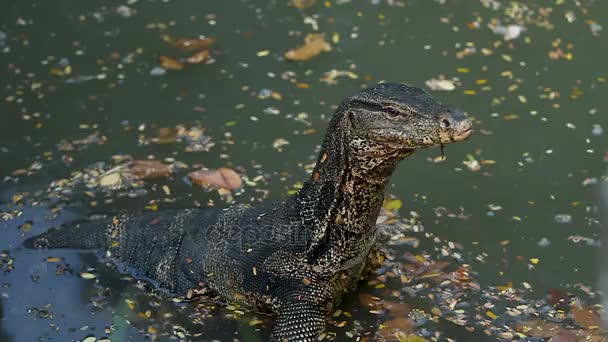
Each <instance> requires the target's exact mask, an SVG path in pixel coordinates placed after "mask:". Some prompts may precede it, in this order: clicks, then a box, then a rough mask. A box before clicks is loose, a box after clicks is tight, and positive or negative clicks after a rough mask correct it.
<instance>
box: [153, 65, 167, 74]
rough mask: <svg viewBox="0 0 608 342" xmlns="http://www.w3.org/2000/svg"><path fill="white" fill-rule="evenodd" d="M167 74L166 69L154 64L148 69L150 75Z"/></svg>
mask: <svg viewBox="0 0 608 342" xmlns="http://www.w3.org/2000/svg"><path fill="white" fill-rule="evenodd" d="M166 74H167V69H165V68H162V67H159V66H156V67H154V68H152V70H150V76H164V75H166Z"/></svg>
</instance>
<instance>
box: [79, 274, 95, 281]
mask: <svg viewBox="0 0 608 342" xmlns="http://www.w3.org/2000/svg"><path fill="white" fill-rule="evenodd" d="M80 277H81V278H83V279H95V278H96V276H95V275H94V274H93V273H89V272H82V273H80Z"/></svg>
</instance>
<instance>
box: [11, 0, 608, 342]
mask: <svg viewBox="0 0 608 342" xmlns="http://www.w3.org/2000/svg"><path fill="white" fill-rule="evenodd" d="M2 8H3V10H2V11H0V51H1V52H0V64H1V65H2V66H3V69H4V71H3V74H4V75H5V76H3V77H2V79H4V80H5V81H3V86H2V100H1V102H0V112H1V113H2V114H1V116H0V176H1V177H2V182H1V183H0V203H2V204H1V207H0V209H1V212H2V221H1V222H0V250H4V252H2V254H1V255H0V268H1V270H0V271H2V272H3V273H1V274H0V284H1V285H2V286H1V288H0V295H1V296H0V298H1V302H0V341H34V340H55V341H68V340H82V339H84V338H86V337H90V339H89V340H93V339H92V337H95V338H97V339H102V338H104V337H107V338H110V339H111V340H112V341H126V340H130V341H144V340H149V339H155V340H173V339H184V340H214V339H216V340H232V339H238V340H247V341H250V340H252V341H255V340H265V339H266V338H268V334H269V331H270V330H269V329H270V327H271V319H270V318H268V317H265V316H261V315H256V314H255V313H251V312H247V311H246V310H243V309H242V308H235V307H228V308H214V307H213V305H211V304H204V305H202V306H203V307H202V308H200V309H199V310H196V309H195V308H194V306H192V305H189V304H184V303H173V302H172V300H171V298H170V297H167V296H165V295H163V294H162V293H158V292H157V291H155V290H154V289H152V288H151V287H150V286H149V285H147V284H146V283H145V282H138V281H137V280H134V279H131V278H129V277H127V276H125V275H124V274H122V273H120V272H117V271H116V269H115V268H114V267H113V266H112V265H110V264H106V263H104V262H102V263H100V262H99V261H98V259H97V258H96V256H95V254H93V253H89V252H85V251H73V250H51V251H45V250H35V251H34V250H24V249H22V248H21V247H20V245H21V243H22V241H23V240H24V238H27V237H31V236H33V235H35V234H38V233H41V232H43V231H45V230H47V229H49V228H50V227H52V226H56V225H60V224H63V223H66V222H71V221H74V220H78V219H81V218H83V217H85V216H90V215H95V214H111V213H116V212H119V211H142V210H162V209H164V208H170V207H171V208H184V207H192V206H206V205H218V206H227V205H229V204H230V202H231V201H234V202H237V203H256V202H260V201H267V200H277V199H281V198H284V197H285V196H286V195H287V194H288V193H292V192H293V191H294V190H295V189H297V187H298V184H299V182H301V181H303V180H304V179H306V177H308V174H309V173H308V172H309V171H310V167H311V165H312V163H314V160H315V158H316V151H317V147H318V145H319V144H320V143H321V140H322V137H323V133H324V130H325V127H326V125H327V123H328V120H329V118H330V116H331V114H332V113H333V111H334V109H335V107H336V106H337V105H338V104H339V102H340V101H341V99H342V98H344V97H345V96H348V95H350V94H352V93H353V92H355V91H357V90H359V89H361V88H362V87H364V86H369V85H373V84H375V83H377V82H379V81H382V80H387V81H399V82H404V83H407V84H412V85H417V86H421V87H424V88H426V89H427V90H429V91H430V92H431V93H432V94H433V95H434V96H436V97H438V98H440V99H441V100H442V101H443V102H444V103H446V104H449V105H451V106H454V107H457V108H460V109H462V110H463V111H465V112H466V113H467V115H468V116H469V117H471V118H472V119H473V120H474V122H475V126H476V132H475V135H474V136H473V137H472V138H471V139H470V140H469V141H467V142H465V143H461V144H456V145H454V146H451V145H450V146H447V147H446V149H445V154H446V158H445V160H441V159H440V155H441V154H440V151H439V149H438V148H437V149H430V150H425V151H421V152H419V153H417V154H416V155H415V156H413V157H411V158H409V159H408V160H406V161H404V162H403V163H402V164H401V166H400V168H399V169H398V170H397V172H396V173H395V174H394V175H393V177H392V182H391V186H390V188H389V192H390V194H392V195H394V198H396V199H399V200H400V201H401V202H398V201H395V200H393V201H392V209H395V208H397V209H398V214H399V216H400V217H402V218H403V219H402V220H404V221H400V222H409V223H412V222H413V221H415V222H416V224H414V226H415V229H412V225H411V224H405V223H403V225H402V226H403V229H404V230H403V232H401V233H402V234H403V235H404V236H405V237H407V239H405V240H407V241H410V242H411V241H416V243H401V244H399V243H395V244H391V246H390V248H389V250H390V253H392V255H393V256H394V257H395V259H394V260H391V262H390V263H389V266H387V269H384V270H383V271H382V270H381V271H380V273H378V274H376V275H374V276H373V277H372V278H371V279H370V280H369V281H367V282H363V283H362V284H361V286H359V289H358V291H357V293H355V294H352V295H349V296H348V297H347V298H346V299H345V301H344V302H343V304H342V305H341V306H340V310H341V312H339V313H338V315H337V316H336V317H335V318H334V321H335V324H333V325H332V326H331V327H330V328H329V333H330V334H329V335H328V338H331V337H333V336H334V335H335V336H336V339H338V340H347V339H349V338H350V337H352V336H358V337H359V338H363V339H368V340H369V339H373V336H378V335H379V336H382V337H384V338H389V339H390V338H394V337H395V336H396V335H397V336H402V337H403V336H408V335H410V336H412V335H418V336H424V337H425V338H427V339H431V338H433V337H436V338H438V339H439V340H442V339H445V338H449V337H451V338H455V339H456V340H462V341H468V340H484V338H487V339H488V340H495V339H496V336H500V337H502V338H503V339H509V338H510V337H512V338H516V337H515V336H516V335H515V334H512V335H505V331H502V333H503V335H499V334H500V332H501V331H499V330H496V329H491V328H490V327H493V326H497V325H500V324H501V323H502V321H501V319H502V318H503V317H508V316H509V315H507V314H506V313H504V312H499V311H498V307H499V306H500V305H496V307H495V306H494V301H493V300H490V299H489V297H488V296H487V294H486V295H484V294H483V291H484V289H492V291H495V290H496V291H498V290H500V289H503V290H505V289H506V292H508V291H521V292H523V293H524V295H522V296H523V298H522V299H521V302H529V301H535V300H540V301H544V303H546V305H545V306H556V305H557V304H556V301H559V299H560V298H562V297H563V298H566V300H565V301H566V302H568V303H566V304H564V305H566V307H565V308H562V309H563V310H564V312H565V317H559V319H558V318H555V319H554V320H553V321H555V322H557V324H558V326H563V327H567V328H573V329H574V330H569V331H575V332H576V333H577V334H583V333H589V334H594V335H597V334H599V333H598V330H597V329H596V327H595V325H594V324H593V322H594V321H593V320H594V319H595V318H594V317H597V311H598V310H599V309H598V306H599V305H598V304H597V303H599V302H600V301H601V299H600V297H599V295H598V294H597V293H596V291H597V290H598V289H597V286H596V284H597V280H598V278H599V273H600V270H601V268H602V267H603V266H605V262H603V260H602V259H600V257H599V255H600V247H599V246H600V244H601V243H600V242H599V239H600V236H601V234H600V231H601V229H600V224H599V217H600V215H599V213H598V211H599V208H598V204H597V203H598V198H599V195H598V189H599V185H600V184H601V183H603V182H604V183H605V182H606V178H602V174H603V171H604V169H606V167H607V166H608V138H607V137H608V133H607V132H605V130H608V119H607V114H606V111H607V110H608V96H606V94H608V92H607V91H608V84H607V81H608V75H607V70H606V65H605V61H606V60H608V40H607V39H606V32H604V31H603V30H602V27H604V28H605V27H607V26H608V21H607V18H608V17H607V16H606V13H608V2H606V1H591V0H587V1H585V0H580V1H563V0H558V1H541V0H538V1H513V2H509V3H507V2H503V1H494V0H481V1H468V0H467V1H465V0H443V1H430V0H417V1H416V0H405V1H399V0H392V1H390V0H387V1H381V0H372V1H370V0H366V1H348V0H346V1H345V0H342V1H319V2H318V3H316V4H314V5H312V6H311V7H308V8H305V9H298V8H295V7H294V6H293V5H291V3H290V2H289V1H287V0H283V1H219V0H216V1H211V0H209V1H194V0H181V1H147V0H140V1H138V0H130V1H127V2H126V3H124V2H120V1H74V0H70V1H63V2H51V1H34V0H20V1H15V2H10V3H9V2H6V1H5V2H4V6H2ZM315 32H318V33H324V34H325V39H326V40H327V42H328V43H329V44H330V45H331V46H332V49H331V51H322V52H320V54H319V55H318V56H315V57H313V58H311V59H310V60H307V61H302V62H290V61H286V60H285V59H284V58H283V55H284V53H285V52H286V51H288V50H289V49H292V48H294V47H297V46H300V45H302V44H303V42H304V37H305V36H306V35H307V34H309V33H315ZM164 35H169V36H170V37H178V38H179V37H199V36H202V35H205V36H211V37H213V38H215V41H216V42H215V44H214V45H213V46H212V47H211V49H210V57H208V58H207V59H206V60H204V61H202V62H200V63H199V62H197V61H194V62H193V63H188V62H184V60H185V59H186V58H188V57H190V56H191V55H193V54H194V53H195V52H193V51H191V52H186V51H181V50H180V49H178V48H176V47H173V46H171V45H170V44H167V43H166V42H165V41H163V38H162V37H163V36H164ZM175 39H176V38H174V39H173V40H171V39H170V38H167V36H165V40H170V41H173V42H175ZM166 57H171V58H173V59H167V58H166ZM160 58H164V59H163V60H164V66H165V67H166V68H162V67H161V65H160V64H159V63H160V62H159V59H160ZM182 67H183V69H182V70H170V69H171V68H173V69H179V68H182ZM332 70H334V71H333V72H332ZM336 75H337V76H336ZM433 80H435V82H433ZM438 80H439V81H438ZM427 81H428V83H427ZM429 86H430V87H431V88H432V89H431V88H429ZM178 126H179V127H182V133H183V132H185V133H183V134H184V139H181V140H182V141H180V142H173V139H172V138H174V137H169V138H170V139H169V140H171V141H169V142H168V143H163V144H160V143H155V142H154V140H153V139H152V138H155V137H158V136H159V130H160V128H173V129H170V130H169V131H170V132H175V131H179V129H175V128H176V127H178ZM161 140H162V139H161ZM131 159H134V160H142V159H154V160H163V161H165V162H167V163H171V164H172V165H173V167H175V169H174V173H173V174H172V176H171V177H170V178H168V179H161V180H146V181H144V182H135V183H134V184H113V185H115V186H114V188H113V189H110V188H111V187H110V188H108V187H104V186H101V185H100V184H99V182H100V180H101V178H103V176H101V177H100V175H102V174H104V172H107V171H108V170H109V169H111V168H113V167H115V166H119V165H123V164H124V163H125V161H128V160H131ZM203 166H204V167H207V168H211V169H215V168H219V167H228V168H232V169H235V170H237V172H239V173H240V174H242V175H244V179H245V184H244V187H243V188H242V189H241V190H239V191H237V192H234V193H233V194H231V195H226V194H223V195H220V194H218V193H217V192H215V191H206V190H204V189H203V188H201V187H199V186H196V185H192V184H191V183H190V181H189V180H188V178H187V174H188V173H189V172H191V171H193V170H196V169H200V168H201V167H203ZM106 181H107V179H106ZM123 185H124V186H123ZM127 185H128V186H127ZM400 203H401V205H399V204H400ZM406 226H407V227H406ZM422 226H423V227H424V229H422ZM406 228H407V229H406ZM410 238H411V239H410ZM409 253H411V254H409ZM412 256H418V257H420V258H426V259H427V261H429V260H438V261H439V260H441V261H445V262H446V265H447V266H445V267H446V270H442V269H443V267H444V266H442V267H438V272H447V270H450V271H453V270H456V269H462V267H465V268H467V269H470V270H473V271H471V278H472V279H474V282H475V284H477V285H478V286H479V288H480V289H481V291H482V293H481V294H480V293H479V292H475V291H474V293H473V294H471V297H470V298H469V299H468V300H467V301H466V302H467V305H463V306H462V307H460V309H461V310H463V311H464V312H468V313H471V315H470V316H471V317H470V319H471V322H469V323H467V324H463V326H461V325H458V324H453V323H450V322H449V320H448V319H446V318H445V317H443V316H442V315H443V314H445V311H444V308H443V306H442V305H443V304H441V303H438V302H439V300H438V299H437V297H434V296H432V295H430V293H431V292H432V291H433V290H430V289H429V290H428V291H430V292H428V293H427V292H424V291H423V292H420V293H418V292H416V291H413V290H412V289H414V290H415V289H416V286H417V285H420V286H422V287H429V288H432V287H433V286H435V285H436V284H435V283H432V282H429V279H430V278H433V277H434V276H433V275H432V274H431V275H429V276H428V277H426V278H424V279H420V280H416V279H414V280H411V279H407V281H404V280H403V279H401V281H399V277H392V275H394V274H392V273H391V271H390V270H391V268H392V267H397V268H398V267H400V266H399V263H402V264H404V263H406V261H407V260H409V259H412ZM49 257H50V258H51V259H48V258H49ZM414 259H415V258H414ZM83 272H85V274H88V273H90V274H93V275H94V276H95V278H94V279H83V278H82V277H81V276H79V275H80V274H82V273H83ZM393 278H396V279H393ZM429 284H430V285H429ZM434 284H435V285H434ZM141 287H146V288H147V290H144V291H141V290H140V289H139V288H141ZM497 287H498V288H497ZM518 293H519V292H518ZM370 294H371V296H370ZM412 294H414V295H412ZM370 298H371V299H370ZM436 299H437V300H436ZM370 301H372V302H373V303H370ZM496 302H500V299H497V300H496ZM573 302H576V303H574V305H573V306H575V307H576V308H578V309H572V308H571V306H570V304H573ZM386 303H407V305H403V306H404V307H405V306H407V308H404V307H403V308H401V310H402V311H399V310H397V312H394V311H393V312H391V310H388V309H387V306H386ZM444 304H445V303H444ZM370 306H371V308H370ZM375 306H378V307H379V309H378V310H375V309H374V307H375ZM503 306H504V305H503ZM507 306H508V305H507ZM539 307H543V305H542V304H539ZM452 309H459V307H456V308H455V307H452ZM547 310H548V309H547ZM576 310H579V311H576ZM580 310H583V311H586V312H587V313H588V315H587V316H585V315H584V314H581V313H580V312H581V311H580ZM494 311H496V312H494ZM541 311H542V310H541ZM599 311H601V310H599ZM442 312H443V313H442ZM577 312H578V314H577ZM476 315H477V316H476ZM400 316H407V317H409V318H410V319H411V321H414V322H415V323H416V324H415V326H414V327H412V326H409V325H408V324H409V323H408V324H405V325H406V326H401V325H400V323H399V322H396V321H395V318H396V317H400ZM496 316H498V317H496ZM510 316H513V317H516V316H520V315H518V314H517V313H515V314H512V315H510ZM521 316H522V318H521V320H527V321H528V322H529V319H530V317H531V316H534V315H529V316H526V317H525V318H524V317H523V316H524V315H521ZM421 317H422V318H421ZM583 317H584V318H583ZM423 318H424V319H423ZM391 320H392V323H387V324H384V325H388V326H389V329H393V330H391V331H390V332H388V333H386V329H385V331H384V332H382V331H381V330H382V329H381V328H382V326H383V325H382V324H383V323H386V322H391ZM342 322H344V323H343V324H342ZM499 322H501V323H499ZM391 324H393V325H391ZM552 324H555V323H552ZM529 325H533V324H532V323H529ZM468 327H474V329H473V328H471V329H468ZM587 328H591V329H589V330H587ZM471 330H472V331H471ZM484 330H485V331H484ZM520 330H521V329H520ZM524 330H525V329H524ZM560 331H561V330H560ZM589 331H592V333H590V332H589ZM400 334H401V335H400ZM523 334H524V335H520V336H519V337H520V338H521V337H522V336H525V335H526V333H523ZM551 334H555V332H552V333H548V334H547V335H546V336H545V335H543V334H537V335H534V336H536V337H537V338H542V337H550V336H553V335H551ZM561 334H562V335H564V334H566V333H563V332H561ZM488 335H489V336H488ZM527 335H528V336H532V335H533V334H531V333H528V334H527ZM562 335H560V336H562ZM579 336H580V335H579ZM595 337H596V338H598V340H601V337H598V336H595Z"/></svg>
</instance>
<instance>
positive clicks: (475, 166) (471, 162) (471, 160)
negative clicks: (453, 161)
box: [462, 154, 481, 172]
mask: <svg viewBox="0 0 608 342" xmlns="http://www.w3.org/2000/svg"><path fill="white" fill-rule="evenodd" d="M462 163H463V164H464V165H466V166H467V168H469V170H471V171H473V172H477V171H479V170H481V164H480V163H479V161H477V159H475V157H474V156H473V155H472V154H467V160H465V161H463V162H462Z"/></svg>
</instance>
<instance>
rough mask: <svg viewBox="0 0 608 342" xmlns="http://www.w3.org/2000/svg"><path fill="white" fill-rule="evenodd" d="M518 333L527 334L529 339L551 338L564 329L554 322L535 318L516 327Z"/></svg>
mask: <svg viewBox="0 0 608 342" xmlns="http://www.w3.org/2000/svg"><path fill="white" fill-rule="evenodd" d="M516 330H517V331H518V332H521V333H523V334H525V335H526V336H528V337H542V338H550V337H553V336H555V335H556V334H557V333H559V332H561V331H562V327H561V326H560V325H559V324H557V323H553V322H547V321H543V320H541V319H538V318H533V319H531V320H529V321H526V322H523V323H521V324H520V325H518V326H517V327H516Z"/></svg>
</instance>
